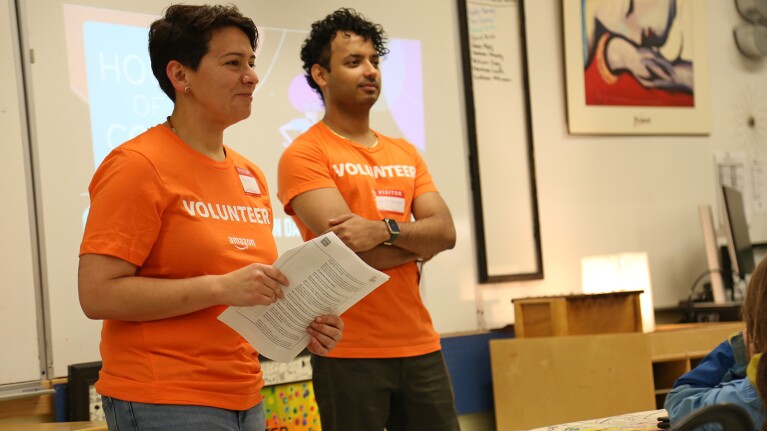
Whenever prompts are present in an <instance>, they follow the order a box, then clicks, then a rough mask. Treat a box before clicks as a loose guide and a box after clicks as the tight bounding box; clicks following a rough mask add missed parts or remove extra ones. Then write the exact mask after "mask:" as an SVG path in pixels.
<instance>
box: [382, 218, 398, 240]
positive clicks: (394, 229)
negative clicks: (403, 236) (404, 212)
mask: <svg viewBox="0 0 767 431" xmlns="http://www.w3.org/2000/svg"><path fill="white" fill-rule="evenodd" d="M383 222H384V223H386V229H388V230H389V239H387V240H386V241H384V245H392V243H393V242H394V241H396V240H397V237H398V236H399V225H398V224H397V220H394V219H390V218H385V219H383Z"/></svg>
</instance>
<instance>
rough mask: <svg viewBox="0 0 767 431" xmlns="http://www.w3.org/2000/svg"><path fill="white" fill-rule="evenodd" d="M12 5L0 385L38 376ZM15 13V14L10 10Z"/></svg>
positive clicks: (2, 12) (2, 64)
mask: <svg viewBox="0 0 767 431" xmlns="http://www.w3.org/2000/svg"><path fill="white" fill-rule="evenodd" d="M12 13H13V5H12V4H10V3H9V0H0V76H2V77H3V79H0V95H2V97H0V136H2V140H3V156H2V157H0V184H2V186H0V202H2V205H0V208H2V210H0V211H1V212H2V214H3V216H2V222H1V223H0V238H2V241H0V274H2V288H0V292H2V300H0V340H2V342H3V346H2V348H0V351H2V353H0V384H5V383H17V382H22V381H31V380H37V379H40V377H41V370H42V369H44V367H43V366H41V364H40V350H39V347H38V341H39V336H38V327H37V322H38V313H37V309H38V307H37V302H36V296H35V293H36V292H38V291H39V289H38V288H37V285H36V283H35V277H34V274H35V254H34V251H33V247H32V244H33V238H34V236H33V226H34V224H33V221H32V219H31V217H32V215H33V211H32V200H31V196H32V193H31V181H30V180H29V178H31V177H30V176H29V172H30V171H29V169H28V168H29V163H28V162H27V160H28V157H27V154H26V152H25V146H24V142H25V140H24V139H23V134H24V133H23V123H22V115H23V112H22V109H21V107H22V106H23V105H22V103H21V102H22V99H21V95H20V94H19V91H18V90H19V88H18V87H17V85H16V82H17V80H18V78H20V76H19V75H20V73H19V72H20V71H19V70H17V67H16V66H18V64H19V62H18V61H17V56H18V49H17V46H18V42H17V36H16V32H15V16H12ZM14 15H15V14H14Z"/></svg>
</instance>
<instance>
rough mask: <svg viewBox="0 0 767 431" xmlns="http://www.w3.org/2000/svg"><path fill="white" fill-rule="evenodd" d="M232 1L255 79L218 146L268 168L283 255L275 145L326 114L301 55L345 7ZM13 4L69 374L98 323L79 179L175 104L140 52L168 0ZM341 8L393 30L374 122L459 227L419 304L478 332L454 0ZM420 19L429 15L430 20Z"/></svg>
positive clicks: (47, 282)
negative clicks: (316, 31) (85, 255)
mask: <svg viewBox="0 0 767 431" xmlns="http://www.w3.org/2000/svg"><path fill="white" fill-rule="evenodd" d="M192 3H193V2H192ZM234 3H235V4H237V5H238V7H239V8H240V10H241V11H242V12H243V13H244V14H245V15H247V16H249V17H251V18H252V19H253V20H254V21H255V23H256V24H257V25H258V27H259V31H260V41H259V48H258V51H257V58H256V71H257V73H258V75H259V78H260V82H259V84H258V86H257V87H256V92H255V94H254V99H253V111H252V115H251V117H250V118H249V119H247V120H245V121H242V122H240V123H238V124H236V125H234V126H232V127H230V128H229V129H227V131H226V134H225V143H226V144H227V145H228V146H230V147H232V148H234V149H235V150H237V151H238V152H240V153H242V154H243V155H245V156H246V157H248V158H249V159H250V160H252V161H253V162H255V163H256V164H258V165H259V166H260V167H261V168H262V170H263V171H264V173H265V174H266V177H267V181H268V184H269V188H270V193H271V196H272V206H273V210H274V235H275V237H276V239H277V244H278V248H279V250H280V251H284V250H286V249H288V248H290V247H292V246H294V245H297V244H298V243H300V242H301V238H300V236H299V232H298V230H297V229H296V227H295V225H294V224H293V222H292V220H291V219H290V218H289V217H287V216H286V215H285V214H284V213H283V211H282V206H281V204H280V202H279V201H278V199H277V197H276V185H277V183H276V168H277V161H278V159H279V157H280V154H281V153H282V151H283V150H284V148H285V147H286V146H288V145H289V144H290V142H291V141H292V140H293V139H294V138H295V137H296V136H297V135H299V134H300V133H302V132H303V131H304V130H306V129H307V128H308V127H310V126H311V125H312V124H314V123H315V122H316V121H318V120H319V119H320V118H322V115H323V106H322V103H321V101H320V99H319V96H317V95H316V94H315V93H314V92H313V91H312V90H311V89H310V88H309V87H308V85H307V84H306V82H305V79H304V77H303V69H302V68H301V62H300V58H299V50H300V46H301V44H302V43H303V40H304V38H305V37H306V35H307V33H308V29H309V28H310V25H311V23H312V22H314V21H316V20H318V19H320V18H322V17H324V16H325V15H327V14H328V13H330V12H332V11H333V10H334V9H336V8H337V7H340V6H342V4H340V3H337V2H334V1H327V2H316V1H310V0H300V1H299V0H295V1H290V2H274V1H266V0H263V1H252V0H251V1H244V0H243V1H235V2H234ZM21 4H22V8H21V11H22V16H21V18H20V19H21V20H22V22H23V23H24V26H22V27H23V28H24V29H26V30H25V34H24V35H23V36H24V38H23V45H24V48H25V53H27V54H28V55H29V65H28V68H29V69H28V71H27V74H28V76H27V92H28V94H29V96H30V97H29V105H30V106H29V108H30V124H31V126H32V127H31V135H32V136H31V141H32V148H33V160H34V163H33V164H34V175H35V182H36V184H37V187H38V190H39V193H38V195H37V198H36V199H37V202H36V204H37V207H38V211H39V223H40V227H39V231H40V235H41V254H42V262H43V288H44V290H45V291H46V293H47V296H48V307H47V308H46V311H45V312H46V314H47V318H48V320H49V322H50V331H51V333H52V334H51V337H50V340H49V344H50V349H51V350H52V357H53V362H52V367H53V376H57V375H62V374H65V373H66V367H67V366H68V365H69V364H73V363H80V362H88V361H93V360H97V359H98V350H97V347H98V341H99V328H100V322H93V321H89V320H87V319H86V318H85V317H84V316H83V314H82V312H81V310H80V307H79V303H78V300H77V283H76V280H77V259H78V257H77V250H78V247H79V244H80V240H81V238H82V231H83V224H84V221H85V219H86V217H87V213H88V204H89V200H88V193H87V189H88V184H89V182H90V179H91V176H92V175H93V172H94V171H95V169H96V167H97V166H98V165H99V164H100V163H101V161H102V160H103V159H104V157H105V156H106V155H107V154H108V153H109V151H111V150H112V149H113V148H114V147H116V146H117V145H119V144H121V143H122V142H124V141H126V140H128V139H130V138H132V137H134V136H136V135H138V134H140V133H142V132H143V131H144V130H146V129H147V128H148V127H151V126H154V125H156V124H158V123H162V122H163V121H165V117H166V116H167V115H170V113H171V111H172V109H173V106H172V103H171V101H170V100H169V99H168V97H167V96H166V95H165V94H164V93H162V91H161V90H160V88H159V86H158V85H157V82H156V80H155V78H154V76H153V75H152V72H151V68H150V63H149V57H148V53H147V29H148V26H149V24H150V23H151V22H152V21H153V20H155V19H157V18H158V17H159V15H160V14H161V12H162V10H163V9H164V8H165V7H167V6H168V5H169V4H170V3H169V2H165V1H161V2H158V1H149V0H138V1H131V2H118V1H106V0H102V1H86V0H80V1H69V2H59V1H55V0H51V1H46V2H39V1H26V2H21ZM343 6H348V7H353V8H356V9H357V10H358V11H360V12H361V13H363V14H364V15H365V16H366V17H368V18H369V19H371V20H372V21H375V22H378V23H380V24H382V25H383V26H384V28H385V29H386V31H387V33H388V35H389V38H390V41H389V48H390V49H391V53H390V54H389V55H388V56H387V57H386V58H385V59H384V61H383V63H382V66H381V67H382V74H383V87H382V95H381V97H380V99H379V101H378V103H377V104H376V105H375V107H374V108H373V111H372V116H371V126H372V127H373V128H374V129H375V130H377V131H380V132H381V133H384V134H387V135H391V136H395V137H404V138H406V139H408V140H409V141H410V142H411V143H412V144H413V145H415V146H416V147H417V148H418V149H419V150H420V151H421V153H422V154H423V156H424V158H425V160H426V162H427V164H428V165H429V168H430V170H431V173H432V175H433V176H434V179H435V181H436V183H437V186H438V187H439V188H440V191H441V193H442V195H443V197H444V198H445V200H446V201H447V203H448V205H449V206H450V209H451V211H452V213H453V216H454V218H455V221H456V225H457V228H458V232H459V238H458V241H459V245H458V246H457V247H456V249H455V250H452V251H449V252H447V253H444V254H443V255H440V256H437V258H435V259H434V260H433V261H431V262H430V263H429V264H428V265H427V269H426V271H425V277H424V279H425V285H424V286H423V287H422V294H423V296H424V300H425V302H426V303H427V306H428V307H429V309H430V311H431V313H432V316H433V319H434V321H435V326H436V327H437V330H438V331H440V332H442V333H446V332H457V331H465V330H472V329H476V317H475V314H476V303H475V292H474V289H475V286H476V283H475V281H474V280H475V278H476V275H475V270H474V267H473V265H472V263H473V262H474V260H475V259H474V251H473V248H472V239H471V229H470V227H469V226H470V221H469V217H470V216H469V214H470V209H469V194H470V191H469V180H468V172H467V167H466V161H465V160H466V148H465V128H464V123H465V122H464V119H463V109H464V100H463V98H462V94H463V91H462V84H461V82H462V77H461V76H460V52H459V51H460V48H459V41H458V31H457V28H458V25H457V18H456V7H455V5H454V4H452V2H450V3H448V2H444V1H443V0H428V1H423V2H411V1H404V0H393V1H388V2H372V1H368V2H364V1H351V2H346V3H344V4H343ZM405 12H406V13H405ZM405 15H406V16H405ZM417 17H428V26H427V25H426V24H425V22H424V20H422V19H418V18H417ZM193 174H194V173H193V172H190V175H193Z"/></svg>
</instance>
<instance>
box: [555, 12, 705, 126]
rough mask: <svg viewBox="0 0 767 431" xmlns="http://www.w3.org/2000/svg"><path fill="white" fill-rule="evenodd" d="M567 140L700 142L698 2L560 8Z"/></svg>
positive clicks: (701, 20)
mask: <svg viewBox="0 0 767 431" xmlns="http://www.w3.org/2000/svg"><path fill="white" fill-rule="evenodd" d="M562 11H563V15H564V16H563V18H564V19H563V21H564V48H565V64H566V80H567V113H568V127H569V130H570V133H573V134H605V135H706V134H708V133H709V129H710V122H711V119H710V107H709V90H708V85H709V79H708V72H709V71H708V53H707V50H708V41H707V36H706V32H707V19H708V17H707V9H706V2H705V1H699V0H633V1H625V0H563V8H562Z"/></svg>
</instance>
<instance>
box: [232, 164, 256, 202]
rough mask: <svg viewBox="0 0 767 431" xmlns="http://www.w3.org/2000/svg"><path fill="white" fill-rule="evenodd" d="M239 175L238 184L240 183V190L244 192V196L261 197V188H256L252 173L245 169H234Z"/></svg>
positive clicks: (254, 177)
mask: <svg viewBox="0 0 767 431" xmlns="http://www.w3.org/2000/svg"><path fill="white" fill-rule="evenodd" d="M235 169H237V173H238V174H239V175H240V182H242V189H243V190H245V194H248V195H254V196H261V188H260V187H258V181H256V176H255V175H253V172H250V170H248V169H245V168H235Z"/></svg>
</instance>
